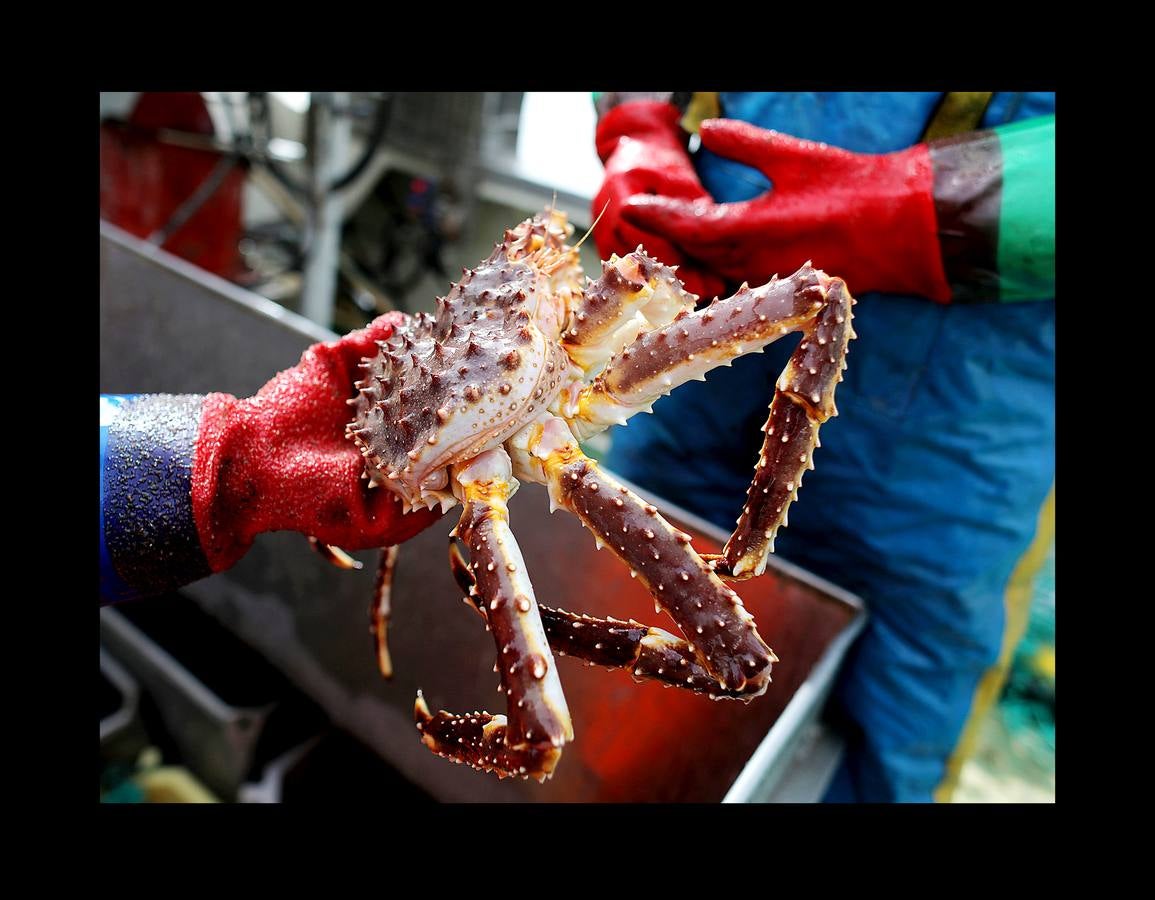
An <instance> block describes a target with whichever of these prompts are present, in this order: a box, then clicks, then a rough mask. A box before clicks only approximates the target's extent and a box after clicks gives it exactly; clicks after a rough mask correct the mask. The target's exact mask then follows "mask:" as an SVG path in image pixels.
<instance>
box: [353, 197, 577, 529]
mask: <svg viewBox="0 0 1155 900" xmlns="http://www.w3.org/2000/svg"><path fill="white" fill-rule="evenodd" d="M571 230H572V226H568V225H567V224H566V222H565V218H564V216H562V215H561V214H560V213H559V214H555V215H554V216H552V217H550V218H549V219H546V218H544V217H538V218H536V219H532V220H527V221H526V222H523V223H522V224H521V225H519V226H518V227H517V228H515V229H513V230H512V231H507V232H506V233H505V239H504V241H503V242H502V243H500V244H498V245H497V246H496V248H495V249H494V252H493V253H492V254H491V255H490V257H489V258H488V259H487V260H485V261H484V262H483V263H481V265H479V266H478V267H477V268H476V269H474V270H466V272H465V273H464V275H463V277H462V279H461V280H460V281H459V282H457V283H456V284H454V285H453V287H452V289H451V290H450V291H449V293H448V294H447V295H446V296H445V297H444V298H441V299H439V300H438V311H437V315H436V316H435V317H434V316H429V315H426V314H424V313H419V314H418V315H417V316H414V317H413V318H412V319H411V320H410V324H409V326H408V327H407V328H403V329H398V330H397V331H395V332H394V334H393V335H392V337H391V338H390V339H389V340H388V341H381V342H379V344H378V346H379V347H380V352H379V353H378V354H377V355H376V356H375V357H373V358H372V359H367V360H366V361H365V362H363V363H362V368H363V370H364V371H365V376H364V377H363V378H362V379H361V380H360V381H358V382H357V383H356V387H357V388H358V391H359V393H358V395H357V397H356V398H355V400H354V401H351V402H352V403H353V405H354V407H355V410H356V416H355V418H354V420H353V422H352V423H351V424H350V425H349V436H350V437H351V438H352V439H353V440H354V441H355V442H356V443H357V445H358V447H359V448H360V449H361V453H362V455H363V456H364V457H365V464H366V472H367V473H368V475H369V477H370V479H371V480H372V481H373V482H375V483H376V484H378V485H381V486H384V487H386V488H388V489H389V490H391V491H393V492H394V493H396V494H397V495H398V496H399V497H400V498H401V499H402V501H403V502H404V504H405V507H406V509H409V508H412V507H415V506H419V505H424V506H428V507H430V508H432V507H433V506H435V505H436V504H437V503H442V505H443V506H448V505H452V503H453V502H454V498H453V494H452V493H451V491H450V488H449V478H448V474H449V473H448V467H449V466H450V465H452V464H454V463H459V462H464V461H465V460H468V459H471V458H473V457H475V456H477V455H478V454H480V453H482V452H484V451H486V450H489V449H492V448H493V447H496V446H498V445H499V444H501V443H502V442H503V441H505V440H506V439H507V438H509V437H510V436H511V435H512V434H514V433H515V432H516V431H518V430H519V429H520V428H522V427H523V426H524V425H526V424H527V423H529V422H530V421H532V420H533V419H534V418H536V417H537V416H539V415H540V414H541V411H542V410H544V409H545V408H546V407H547V406H548V405H549V404H550V403H552V402H553V401H554V399H555V397H556V396H557V394H558V392H559V391H560V390H561V388H562V386H563V384H564V382H565V376H566V374H567V373H568V371H569V367H570V360H569V358H568V356H567V355H566V353H565V350H564V349H563V348H562V346H561V344H560V343H559V336H560V332H561V329H562V328H563V327H564V325H565V322H564V318H565V310H566V297H567V295H568V294H569V293H570V292H572V291H574V290H578V287H577V285H578V279H579V277H580V273H581V270H580V267H579V265H578V262H577V253H576V251H574V250H572V249H571V248H569V247H567V246H566V245H565V243H564V240H565V238H566V236H568V233H569V232H570V231H571Z"/></svg>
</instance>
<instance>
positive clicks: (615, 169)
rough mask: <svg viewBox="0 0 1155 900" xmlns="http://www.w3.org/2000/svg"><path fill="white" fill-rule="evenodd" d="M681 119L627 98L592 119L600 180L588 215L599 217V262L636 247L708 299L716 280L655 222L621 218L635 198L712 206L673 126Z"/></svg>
mask: <svg viewBox="0 0 1155 900" xmlns="http://www.w3.org/2000/svg"><path fill="white" fill-rule="evenodd" d="M681 116H682V114H681V112H680V111H679V110H678V108H677V107H676V106H674V105H673V104H672V103H663V102H660V101H655V100H630V101H628V102H625V103H622V104H621V105H619V106H615V107H614V108H613V109H611V110H610V111H609V112H607V113H606V114H605V115H603V116H602V117H601V119H600V120H599V121H598V127H597V134H596V140H597V150H598V156H599V157H601V160H602V162H603V163H604V164H605V180H604V181H603V182H602V186H601V189H600V190H599V191H598V193H597V196H596V197H595V198H594V202H593V206H592V208H591V214H592V215H593V216H594V217H597V216H599V215H600V216H601V220H600V221H599V222H598V225H597V227H596V228H595V229H594V235H593V239H594V242H595V243H596V244H597V248H598V252H599V253H600V254H601V257H602V258H603V259H608V258H609V256H610V255H611V254H613V253H617V254H619V255H621V254H626V253H629V252H631V251H632V250H635V249H636V248H637V246H638V245H639V244H641V245H642V246H643V247H644V248H645V250H646V252H647V253H649V254H650V255H651V256H653V257H656V258H657V259H660V260H661V261H662V262H664V263H665V264H666V265H671V266H673V265H676V266H680V268H679V270H678V277H679V278H681V280H682V282H683V283H684V284H685V285H686V289H687V290H688V291H690V292H692V293H695V294H698V295H700V296H702V297H704V298H706V299H709V298H711V297H713V296H715V295H716V294H718V293H720V292H721V291H722V290H723V288H724V284H723V282H722V280H721V279H720V278H718V277H717V276H716V275H711V274H710V273H708V272H705V271H702V270H701V268H700V267H699V266H697V265H696V264H695V262H694V260H693V259H692V258H691V257H690V256H688V255H687V254H686V253H684V252H682V251H681V250H680V249H678V248H676V247H675V246H674V245H673V244H672V243H671V242H670V241H669V240H667V239H666V238H665V237H663V236H662V234H663V229H662V227H661V225H660V224H659V227H658V228H650V227H649V226H646V225H641V224H639V223H638V222H636V221H629V220H627V219H625V218H623V212H624V210H625V209H626V208H627V204H628V203H629V202H630V200H631V198H634V197H638V196H642V197H646V196H653V197H654V198H656V199H662V200H674V199H678V200H683V201H685V200H705V201H709V202H712V201H711V198H710V195H709V194H708V193H707V192H706V189H705V188H704V187H702V183H701V182H700V181H699V180H698V175H697V173H696V172H695V171H694V165H693V163H692V162H691V160H690V154H689V153H688V152H687V151H686V147H685V133H684V132H683V131H682V129H681V126H680V125H679V124H678V122H679V120H680V119H681ZM603 210H604V212H603Z"/></svg>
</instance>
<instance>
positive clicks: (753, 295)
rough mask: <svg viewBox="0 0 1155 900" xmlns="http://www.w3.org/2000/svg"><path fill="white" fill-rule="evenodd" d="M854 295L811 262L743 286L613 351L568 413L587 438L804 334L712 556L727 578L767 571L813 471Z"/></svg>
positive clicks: (849, 334)
mask: <svg viewBox="0 0 1155 900" xmlns="http://www.w3.org/2000/svg"><path fill="white" fill-rule="evenodd" d="M854 302H855V301H854V299H853V298H852V297H851V296H850V293H849V292H848V291H847V290H846V285H845V283H844V282H843V281H842V280H841V279H839V278H831V277H829V276H828V275H826V273H824V272H821V271H819V270H816V269H814V268H813V267H812V266H811V265H810V264H809V263H807V264H806V265H805V266H803V267H802V268H801V269H799V270H798V271H797V272H795V273H794V274H793V275H791V276H790V277H789V278H783V279H778V278H774V279H772V280H771V281H770V282H768V283H767V284H764V285H762V286H761V287H758V288H754V289H750V288H749V287H747V286H746V285H743V286H742V288H741V289H740V290H739V291H738V293H736V294H734V295H733V296H732V297H728V298H726V299H725V300H715V301H714V302H713V303H711V304H710V305H709V306H707V307H704V308H702V309H700V310H697V311H695V312H691V313H688V314H684V315H680V316H679V317H678V318H677V319H675V320H674V321H673V322H671V323H670V324H668V325H666V326H664V327H662V328H658V329H655V330H653V331H650V332H648V333H646V334H643V335H642V336H641V337H639V338H638V339H637V340H635V341H634V342H633V343H631V344H630V345H629V346H627V347H625V348H624V349H623V350H622V351H621V352H620V353H617V354H615V355H614V356H612V357H611V358H610V360H609V362H608V363H607V365H606V367H605V369H604V370H603V371H602V373H601V374H600V375H599V376H598V377H597V378H596V379H595V380H594V382H593V383H592V384H591V385H589V386H588V387H587V388H585V389H584V390H582V391H581V394H580V396H579V397H578V399H577V401H576V402H575V403H573V404H571V405H570V406H569V407H568V408H566V409H564V410H563V411H564V413H565V414H566V417H567V421H568V422H569V425H570V427H571V429H572V431H573V433H574V434H575V435H576V436H577V437H578V438H579V439H582V440H584V439H585V438H587V437H589V436H590V435H592V434H595V433H597V432H598V431H601V430H602V429H604V428H606V427H608V426H609V425H611V424H617V423H621V422H624V421H625V420H626V419H627V418H628V417H629V416H632V415H634V414H635V413H637V412H641V411H643V410H648V409H649V408H650V407H651V406H652V404H653V403H654V401H655V400H657V399H658V398H659V397H661V396H663V395H665V394H668V393H670V391H672V390H674V388H676V387H678V386H679V385H681V384H683V383H684V382H686V381H689V380H690V379H699V380H701V379H703V378H704V377H705V373H706V372H708V371H709V370H710V369H712V368H714V367H715V366H718V365H730V363H731V362H732V361H733V360H734V359H735V358H736V357H738V356H742V355H744V354H746V353H757V352H761V351H762V348H763V347H765V346H766V345H767V344H769V343H771V342H773V341H775V340H777V339H778V338H780V337H782V336H783V335H785V334H787V333H789V332H792V331H801V332H802V333H803V338H802V341H801V342H800V343H799V345H798V348H797V350H795V352H794V354H793V356H791V358H790V362H789V363H788V364H787V366H786V368H785V370H783V372H782V375H781V376H780V377H779V379H778V383H777V385H776V389H775V392H774V399H773V402H772V403H771V406H770V416H769V418H768V419H767V422H766V425H765V426H764V431H765V432H766V437H765V440H764V442H763V445H762V450H761V453H760V454H759V457H758V464H757V466H756V468H755V473H754V480H753V481H752V483H751V485H750V489H749V491H748V493H747V502H746V505H745V507H744V508H743V510H742V516H741V518H740V519H739V520H738V526H737V528H736V529H735V530H734V533H733V534H732V535H731V536H730V540H729V541H728V542H727V543H726V546H725V548H724V549H723V551H722V556H721V558H718V559H713V560H712V562H713V564H714V565H715V566H716V567H717V570H718V572H719V574H722V575H725V576H728V577H733V578H746V577H750V576H751V575H760V574H761V573H762V572H763V571H765V568H766V560H767V557H768V556H769V554H770V553H771V552H772V551H773V549H774V536H775V535H776V534H777V532H778V529H779V528H780V527H782V526H783V525H785V524H786V514H787V509H788V507H789V505H790V503H791V501H793V500H794V499H796V498H797V496H798V487H799V485H800V484H801V482H802V474H803V472H805V471H806V470H807V469H813V468H814V463H813V460H812V454H813V453H814V450H815V448H816V447H818V429H819V426H820V425H821V424H822V423H823V422H825V421H826V420H827V419H829V418H830V417H831V416H835V415H837V410H836V409H835V406H834V389H835V386H836V385H837V383H838V382H839V381H841V380H842V370H843V369H845V368H846V353H847V344H848V343H849V341H850V340H851V339H852V338H853V337H854V331H853V329H852V328H851V318H852V313H851V306H852V305H853V304H854Z"/></svg>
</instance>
